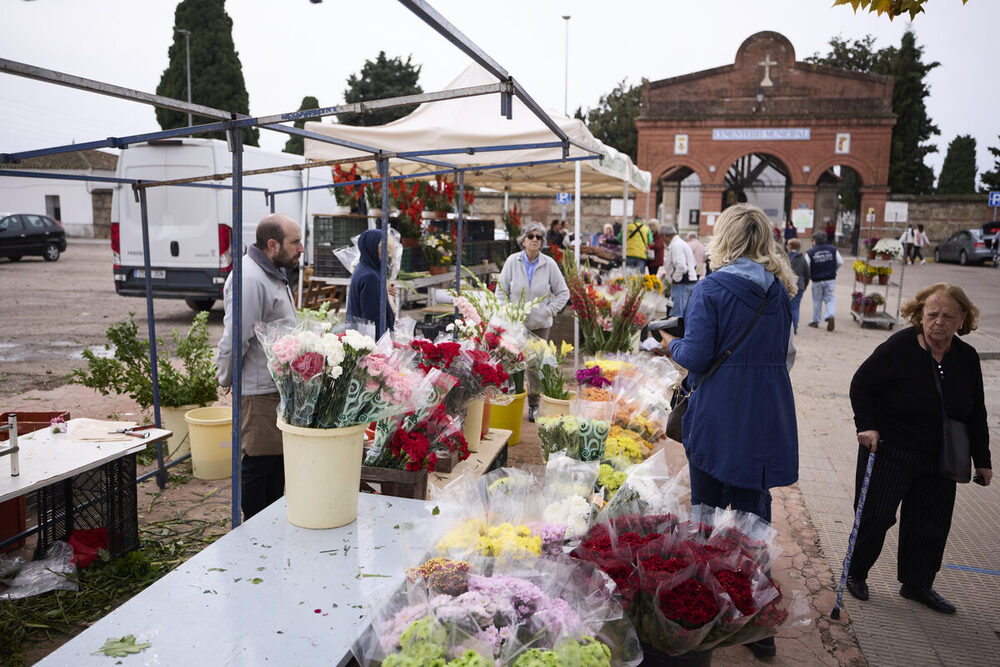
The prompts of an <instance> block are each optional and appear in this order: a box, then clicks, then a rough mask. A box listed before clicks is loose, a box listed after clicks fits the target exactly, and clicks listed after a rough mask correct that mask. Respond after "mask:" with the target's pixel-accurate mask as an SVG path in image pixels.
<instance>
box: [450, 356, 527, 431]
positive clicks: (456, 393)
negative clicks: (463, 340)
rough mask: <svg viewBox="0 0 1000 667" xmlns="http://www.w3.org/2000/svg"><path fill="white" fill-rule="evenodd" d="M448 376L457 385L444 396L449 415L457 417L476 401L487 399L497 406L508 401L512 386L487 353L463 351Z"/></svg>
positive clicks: (505, 374) (501, 367)
mask: <svg viewBox="0 0 1000 667" xmlns="http://www.w3.org/2000/svg"><path fill="white" fill-rule="evenodd" d="M448 373H449V374H450V375H452V376H454V377H455V379H456V380H458V384H457V385H456V386H455V388H454V389H452V390H451V391H450V392H448V396H447V398H446V399H445V407H446V408H447V410H448V412H449V413H450V414H453V415H455V414H458V413H459V412H460V411H461V410H462V409H463V408H464V407H465V406H467V405H468V404H469V403H471V402H472V401H474V400H476V399H478V398H483V397H486V398H489V399H490V401H491V402H495V403H497V404H500V403H502V402H503V401H505V400H506V401H507V402H508V403H509V402H510V401H511V400H512V397H513V394H514V387H513V383H512V382H511V379H510V376H509V375H508V374H507V371H506V370H504V367H503V364H501V363H500V362H499V361H498V360H497V359H495V358H494V357H492V356H491V355H490V354H489V353H487V352H484V351H482V350H478V349H476V348H465V349H463V350H462V352H461V353H460V354H459V355H458V356H457V357H455V359H454V360H453V361H452V362H451V364H450V366H449V369H448Z"/></svg>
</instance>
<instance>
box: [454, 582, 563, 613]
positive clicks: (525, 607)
mask: <svg viewBox="0 0 1000 667" xmlns="http://www.w3.org/2000/svg"><path fill="white" fill-rule="evenodd" d="M469 590H470V591H480V592H482V593H486V594H487V595H490V596H493V597H495V598H501V599H506V600H509V601H510V604H511V605H512V606H513V607H514V611H515V612H516V614H517V622H518V623H521V622H523V621H524V619H526V618H528V617H529V616H531V615H532V614H534V613H535V609H537V608H538V605H539V604H540V603H541V602H542V600H544V599H545V593H543V592H542V590H541V589H540V588H538V586H535V585H534V584H533V583H531V582H530V581H527V580H526V579H520V578H518V577H511V576H508V575H499V576H493V577H480V576H471V577H469Z"/></svg>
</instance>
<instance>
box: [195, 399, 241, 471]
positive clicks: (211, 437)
mask: <svg viewBox="0 0 1000 667" xmlns="http://www.w3.org/2000/svg"><path fill="white" fill-rule="evenodd" d="M184 421H185V422H186V423H185V425H184V426H185V429H184V430H185V435H186V434H187V433H188V432H190V435H191V469H192V470H193V473H194V476H195V477H197V478H198V479H226V478H228V477H232V475H233V409H232V408H230V407H212V408H195V409H194V410H188V411H187V412H186V413H185V414H184Z"/></svg>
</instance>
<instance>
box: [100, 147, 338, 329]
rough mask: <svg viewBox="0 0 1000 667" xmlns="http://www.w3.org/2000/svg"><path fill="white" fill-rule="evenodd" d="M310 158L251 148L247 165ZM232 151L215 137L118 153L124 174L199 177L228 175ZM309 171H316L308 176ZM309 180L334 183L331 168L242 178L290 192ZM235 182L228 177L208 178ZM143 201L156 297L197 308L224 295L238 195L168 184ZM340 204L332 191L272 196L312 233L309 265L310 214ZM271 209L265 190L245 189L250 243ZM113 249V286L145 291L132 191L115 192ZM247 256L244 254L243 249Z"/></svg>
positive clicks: (279, 209) (246, 239) (138, 222)
mask: <svg viewBox="0 0 1000 667" xmlns="http://www.w3.org/2000/svg"><path fill="white" fill-rule="evenodd" d="M303 162H305V158H303V157H302V156H300V155H292V154H289V153H273V152H268V151H264V150H261V149H259V148H254V147H252V146H250V147H246V148H245V149H244V153H243V169H244V171H249V170H252V169H262V168H267V167H278V166H285V165H290V164H301V163H303ZM230 171H232V153H230V152H229V149H228V147H227V144H226V142H225V141H220V140H216V139H188V138H183V139H165V140H160V141H151V142H149V143H144V144H137V145H134V146H131V147H129V148H128V149H126V150H123V151H122V153H121V157H119V158H118V169H117V173H116V175H117V176H118V177H119V178H128V179H143V180H150V181H164V180H172V179H178V178H189V177H194V176H208V175H211V174H219V173H229V172H230ZM310 172H311V173H310ZM307 179H308V184H309V185H310V186H312V185H321V184H329V183H332V174H331V171H330V168H329V167H318V168H315V169H309V170H303V171H282V172H276V173H271V174H260V175H256V176H245V177H244V178H243V186H244V187H257V188H267V189H268V190H269V191H272V192H274V191H278V190H288V189H293V188H301V187H303V186H304V185H305V184H306V182H307ZM207 182H208V183H214V184H225V185H230V184H231V183H232V181H231V180H228V179H227V180H225V181H207ZM307 196H308V202H309V203H308V207H309V211H310V215H309V217H308V221H306V220H304V219H303V215H302V208H303V207H302V203H303V201H304V200H305V198H306V197H307ZM146 202H147V207H148V217H149V260H150V267H151V277H152V282H153V296H154V297H156V298H166V299H184V300H185V301H186V302H187V304H188V306H190V307H191V308H192V309H194V310H208V309H209V308H211V307H212V305H213V303H214V302H215V301H216V300H219V299H221V298H222V287H223V285H224V284H225V282H226V277H227V276H228V275H229V273H230V271H232V268H233V249H232V239H233V234H232V219H233V195H232V191H231V190H229V189H221V188H203V187H179V186H164V187H154V188H148V189H147V190H146ZM334 206H336V201H335V199H334V197H333V194H332V193H331V192H330V191H329V190H327V189H320V190H311V191H309V193H308V195H306V194H305V193H303V192H294V193H287V194H281V195H277V196H276V197H275V211H276V212H278V213H283V214H285V215H287V216H289V217H290V218H292V219H293V220H297V221H299V222H300V224H303V223H305V227H306V232H307V234H306V235H304V238H303V243H304V244H305V246H306V248H307V256H306V258H305V260H306V262H310V261H311V260H310V255H311V247H310V246H311V245H312V244H311V243H309V242H308V238H309V236H311V235H309V234H308V232H309V230H310V228H311V225H312V212H316V213H324V212H327V213H328V212H330V211H332V210H334V209H333V207H334ZM269 212H270V205H269V203H268V201H267V197H266V196H265V194H264V193H263V192H259V191H245V192H244V193H243V246H244V249H245V248H246V246H248V245H250V244H252V243H253V242H254V240H255V237H256V230H257V223H258V222H260V219H261V218H263V217H264V216H265V215H267V214H268V213H269ZM111 250H112V253H113V257H114V259H113V263H114V269H113V271H114V279H115V291H116V292H117V293H118V294H120V295H122V296H138V297H144V296H145V295H146V283H145V271H144V268H143V252H142V217H141V211H140V209H139V203H138V202H137V201H136V200H135V196H134V195H133V192H132V189H131V188H130V187H128V186H127V185H123V186H121V187H120V188H118V189H116V190H115V192H114V195H113V198H112V204H111ZM240 254H241V255H242V253H240Z"/></svg>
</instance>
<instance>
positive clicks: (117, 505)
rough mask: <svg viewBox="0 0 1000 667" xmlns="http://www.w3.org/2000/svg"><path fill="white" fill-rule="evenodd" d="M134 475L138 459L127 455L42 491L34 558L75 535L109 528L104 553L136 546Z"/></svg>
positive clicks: (137, 532) (39, 500)
mask: <svg viewBox="0 0 1000 667" xmlns="http://www.w3.org/2000/svg"><path fill="white" fill-rule="evenodd" d="M135 474H136V473H135V454H129V455H127V456H122V457H120V458H117V459H114V460H112V461H108V462H107V463H105V464H104V465H102V466H101V467H100V468H96V469H94V470H88V471H87V472H84V473H80V474H79V475H76V476H74V477H71V478H69V479H66V480H63V481H61V482H56V483H55V484H50V485H49V486H47V487H45V488H43V489H41V490H40V491H38V493H37V498H38V543H37V544H36V546H35V558H36V559H37V558H41V557H42V556H44V554H45V551H46V550H47V549H48V548H49V545H51V544H52V543H53V542H55V541H57V540H67V539H69V536H70V533H72V532H73V531H74V530H92V529H94V528H105V529H106V530H107V533H108V538H107V543H106V545H105V547H104V548H105V549H107V551H108V554H109V555H110V556H112V557H117V556H121V555H123V554H126V553H128V552H129V551H132V550H133V549H135V548H136V547H138V546H139V518H138V514H137V509H136V484H135Z"/></svg>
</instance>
